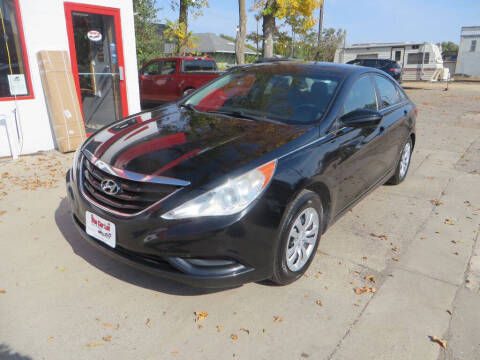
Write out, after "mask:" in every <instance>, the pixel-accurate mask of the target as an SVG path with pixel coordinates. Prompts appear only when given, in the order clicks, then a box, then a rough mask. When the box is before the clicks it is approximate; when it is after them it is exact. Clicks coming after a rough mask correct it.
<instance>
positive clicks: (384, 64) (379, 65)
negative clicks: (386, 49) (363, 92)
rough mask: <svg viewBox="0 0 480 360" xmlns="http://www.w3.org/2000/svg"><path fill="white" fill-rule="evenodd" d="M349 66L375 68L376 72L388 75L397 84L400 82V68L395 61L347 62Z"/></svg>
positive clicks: (362, 60)
mask: <svg viewBox="0 0 480 360" xmlns="http://www.w3.org/2000/svg"><path fill="white" fill-rule="evenodd" d="M347 64H350V65H359V66H367V67H372V68H376V69H378V70H382V71H385V72H386V73H387V74H388V75H390V76H391V77H393V78H394V79H395V80H397V82H398V83H401V82H402V68H401V67H400V65H398V63H397V62H396V61H395V60H390V59H355V60H351V61H349V62H347Z"/></svg>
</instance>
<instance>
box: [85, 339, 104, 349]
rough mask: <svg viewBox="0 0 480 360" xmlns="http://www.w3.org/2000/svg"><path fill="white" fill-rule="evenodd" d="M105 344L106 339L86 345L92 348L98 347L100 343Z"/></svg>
mask: <svg viewBox="0 0 480 360" xmlns="http://www.w3.org/2000/svg"><path fill="white" fill-rule="evenodd" d="M104 344H105V342H104V341H97V342H93V343H91V344H88V345H86V347H87V348H89V349H91V348H94V347H97V346H100V345H104Z"/></svg>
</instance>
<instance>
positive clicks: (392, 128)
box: [373, 74, 411, 173]
mask: <svg viewBox="0 0 480 360" xmlns="http://www.w3.org/2000/svg"><path fill="white" fill-rule="evenodd" d="M373 78H374V81H375V86H376V90H377V97H378V105H379V111H380V112H381V113H382V115H383V119H382V122H381V123H380V125H381V127H382V128H383V133H384V137H385V139H384V141H382V142H381V144H380V146H379V153H380V154H381V156H380V158H379V159H380V163H381V166H382V167H383V169H384V170H383V171H384V173H387V172H388V171H390V170H391V169H392V168H393V167H395V166H396V163H397V160H398V159H399V156H400V152H401V150H402V148H403V143H404V142H405V140H406V139H407V137H408V135H409V132H410V130H409V126H408V124H407V121H408V116H410V111H411V109H410V107H411V104H410V102H409V101H408V100H407V99H406V98H404V97H403V96H402V93H401V91H400V90H399V89H398V87H397V85H396V84H394V83H393V82H392V81H391V80H390V79H388V78H387V77H385V76H383V75H380V74H375V75H373Z"/></svg>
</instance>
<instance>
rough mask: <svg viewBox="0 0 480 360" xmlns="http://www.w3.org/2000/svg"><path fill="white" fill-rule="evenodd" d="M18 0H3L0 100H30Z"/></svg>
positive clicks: (0, 11) (0, 46)
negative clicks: (15, 97) (15, 98)
mask: <svg viewBox="0 0 480 360" xmlns="http://www.w3.org/2000/svg"><path fill="white" fill-rule="evenodd" d="M19 9H20V8H19V6H18V0H0V65H1V66H0V100H10V99H12V98H13V97H14V96H17V97H18V98H25V97H27V98H31V96H32V95H33V94H32V86H31V81H30V75H29V69H28V60H27V56H26V52H25V41H24V39H23V28H22V22H21V17H20V10H19Z"/></svg>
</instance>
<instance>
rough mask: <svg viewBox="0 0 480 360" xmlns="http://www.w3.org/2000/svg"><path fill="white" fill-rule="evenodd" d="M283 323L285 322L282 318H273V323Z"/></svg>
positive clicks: (276, 316)
mask: <svg viewBox="0 0 480 360" xmlns="http://www.w3.org/2000/svg"><path fill="white" fill-rule="evenodd" d="M282 321H283V318H282V317H281V316H278V315H274V316H273V322H282Z"/></svg>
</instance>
